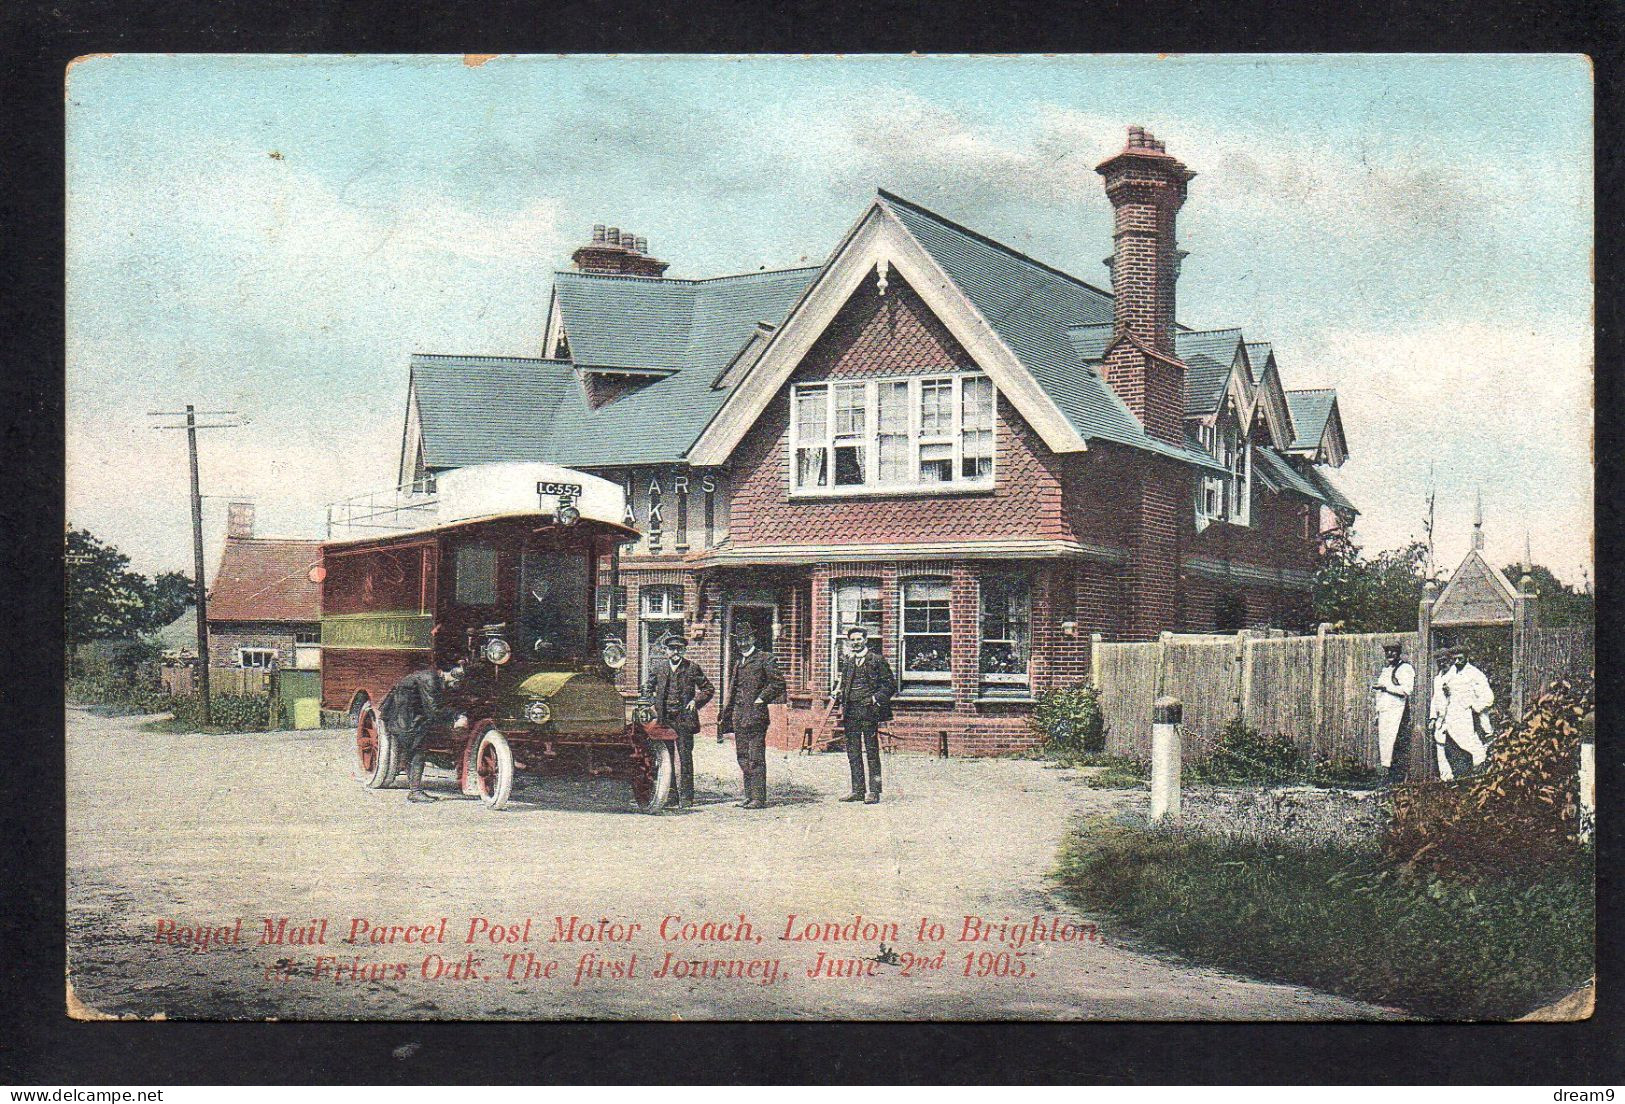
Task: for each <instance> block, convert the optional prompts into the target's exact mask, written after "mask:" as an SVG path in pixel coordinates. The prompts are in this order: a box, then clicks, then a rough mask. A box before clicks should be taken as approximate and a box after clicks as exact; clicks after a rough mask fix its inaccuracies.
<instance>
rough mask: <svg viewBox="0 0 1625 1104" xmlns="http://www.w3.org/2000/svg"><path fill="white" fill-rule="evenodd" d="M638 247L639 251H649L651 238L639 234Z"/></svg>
mask: <svg viewBox="0 0 1625 1104" xmlns="http://www.w3.org/2000/svg"><path fill="white" fill-rule="evenodd" d="M636 248H637V251H638V252H639V253H647V252H649V239H648V238H646V237H644V236H643V235H642V234H639V235H638V238H637V246H636Z"/></svg>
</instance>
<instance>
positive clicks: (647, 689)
mask: <svg viewBox="0 0 1625 1104" xmlns="http://www.w3.org/2000/svg"><path fill="white" fill-rule="evenodd" d="M664 643H665V645H666V662H664V663H660V664H657V665H656V666H655V669H654V671H653V672H652V673H651V674H650V675H649V678H648V681H647V682H645V683H644V686H643V696H644V697H646V698H648V699H649V704H650V705H652V706H654V710H655V720H656V721H657V722H659V723H660V724H663V725H665V726H666V727H667V728H669V729H671V730H672V731H673V732H675V733H677V785H675V786H673V787H672V792H671V794H670V795H669V796H668V797H667V798H666V804H667V805H682V806H684V807H687V806H690V805H693V804H694V734H695V733H696V732H698V731H699V730H700V709H701V707H702V706H704V705H705V703H706V702H708V701H710V700H711V699H712V698H713V697H714V696H715V695H716V690H715V689H713V688H712V686H711V680H710V679H708V678H706V677H705V672H704V671H702V670H700V667H699V664H697V663H693V662H691V661H690V660H689V658H688V656H687V654H686V653H687V652H688V641H687V640H686V639H684V637H683V636H682V634H681V633H672V634H671V635H670V636H668V637H666V639H665V642H664Z"/></svg>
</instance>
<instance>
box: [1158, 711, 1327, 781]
mask: <svg viewBox="0 0 1625 1104" xmlns="http://www.w3.org/2000/svg"><path fill="white" fill-rule="evenodd" d="M1184 773H1185V778H1186V780H1187V781H1191V782H1216V783H1220V784H1230V785H1248V784H1252V783H1267V784H1280V783H1284V782H1306V781H1308V780H1309V777H1310V774H1311V764H1310V762H1309V760H1308V759H1307V758H1306V757H1305V756H1304V754H1303V752H1301V751H1299V750H1298V746H1297V745H1296V744H1294V743H1293V742H1292V741H1291V740H1289V739H1287V738H1286V737H1284V736H1276V735H1273V734H1270V733H1264V732H1260V731H1258V729H1256V728H1249V727H1248V726H1247V723H1246V722H1245V721H1243V720H1242V719H1241V718H1240V717H1236V718H1234V719H1233V720H1231V721H1230V723H1229V724H1227V725H1225V726H1224V730H1223V731H1222V732H1220V733H1219V738H1218V740H1216V741H1215V742H1214V744H1213V750H1212V751H1210V752H1209V753H1208V754H1207V755H1206V756H1205V757H1203V758H1200V759H1197V760H1196V761H1194V762H1191V763H1187V764H1186V765H1185V772H1184Z"/></svg>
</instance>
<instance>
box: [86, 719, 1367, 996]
mask: <svg viewBox="0 0 1625 1104" xmlns="http://www.w3.org/2000/svg"><path fill="white" fill-rule="evenodd" d="M67 725H68V732H67V758H68V772H69V775H68V826H67V827H68V919H69V958H70V963H71V973H72V981H73V986H74V992H75V995H76V996H77V998H78V999H79V1000H80V1001H82V1002H83V1003H84V1004H85V1005H86V1006H88V1007H89V1008H91V1009H93V1010H96V1011H97V1012H101V1013H107V1014H113V1015H136V1016H154V1015H164V1016H168V1017H171V1018H208V1019H223V1018H254V1019H259V1018H281V1019H346V1018H360V1019H418V1018H422V1019H442V1018H470V1019H472V1018H480V1019H551V1018H571V1019H574V1018H600V1017H611V1018H636V1019H675V1018H681V1019H763V1018H795V1019H852V1018H885V1019H1009V1018H1020V1019H1028V1018H1032V1019H1144V1018H1152V1019H1193V1018H1195V1019H1207V1018H1227V1019H1325V1018H1339V1019H1343V1018H1366V1017H1373V1016H1384V1015H1385V1014H1386V1013H1384V1012H1383V1010H1381V1009H1377V1008H1374V1007H1372V1006H1369V1005H1363V1004H1359V1003H1357V1002H1353V1001H1346V1000H1342V999H1340V998H1336V997H1332V996H1328V995H1326V994H1323V993H1318V992H1315V991H1312V990H1307V989H1303V988H1299V987H1295V986H1286V985H1270V984H1264V983H1261V982H1255V981H1249V980H1245V979H1240V978H1236V977H1232V976H1229V975H1225V974H1221V973H1218V972H1215V971H1211V970H1204V969H1196V968H1192V967H1189V966H1187V965H1185V964H1182V963H1180V962H1177V961H1174V960H1172V959H1168V958H1163V957H1160V956H1155V955H1151V954H1147V953H1143V952H1140V951H1137V950H1135V949H1133V948H1132V947H1130V946H1126V945H1125V944H1124V943H1123V942H1121V941H1120V940H1119V939H1118V938H1117V937H1116V936H1115V935H1114V933H1113V932H1112V931H1111V930H1110V928H1109V926H1107V925H1104V924H1102V925H1100V926H1099V927H1098V928H1096V929H1094V936H1095V937H1094V938H1093V939H1091V938H1089V927H1088V924H1089V922H1090V920H1091V918H1089V917H1082V916H1079V915H1078V914H1077V913H1076V911H1075V910H1073V909H1071V908H1069V907H1068V906H1066V905H1065V904H1064V902H1062V901H1061V900H1060V899H1058V898H1057V897H1056V896H1054V895H1053V894H1052V892H1051V890H1050V887H1049V886H1048V885H1047V884H1046V880H1045V874H1046V872H1047V871H1048V870H1049V869H1051V867H1052V865H1053V861H1054V855H1055V850H1056V845H1057V844H1058V842H1059V841H1060V839H1061V836H1062V834H1063V833H1064V831H1065V830H1066V828H1067V825H1068V824H1069V823H1070V822H1071V820H1072V819H1073V818H1074V817H1076V816H1078V815H1079V814H1088V813H1097V812H1109V811H1111V810H1112V809H1113V808H1114V807H1116V808H1120V807H1122V806H1123V804H1124V803H1126V802H1131V801H1134V800H1139V799H1138V798H1137V797H1135V796H1133V795H1126V794H1112V793H1106V792H1102V791H1094V790H1088V789H1086V788H1084V787H1081V786H1079V785H1076V784H1074V783H1069V782H1068V781H1067V780H1066V779H1065V777H1064V776H1063V774H1062V773H1061V772H1058V771H1055V770H1050V769H1046V768H1044V767H1043V766H1042V765H1041V764H1039V763H1036V762H1027V761H1014V760H997V761H989V760H981V761H978V760H948V761H942V760H936V759H928V758H922V757H913V756H891V757H889V758H888V760H887V764H886V770H887V771H888V772H889V773H888V774H887V777H886V795H885V801H884V802H883V803H882V804H880V805H877V806H865V805H862V804H842V803H838V802H836V801H835V800H834V798H836V797H837V796H839V795H840V794H842V793H844V792H845V790H846V762H845V759H844V757H842V756H838V755H822V756H796V755H788V756H787V755H781V754H778V753H772V754H771V755H770V760H769V767H768V770H769V783H770V800H771V801H772V802H774V804H773V805H772V807H771V808H769V809H768V810H765V811H762V812H750V811H746V810H743V809H740V808H738V807H737V806H736V805H735V804H734V802H735V801H736V800H737V794H738V771H737V768H736V766H735V764H734V762H733V747H732V745H731V744H729V745H720V746H719V745H717V744H715V743H714V742H712V741H711V740H710V739H707V738H702V740H701V741H700V745H699V747H698V748H697V749H696V760H697V764H698V770H697V776H698V781H699V791H700V794H699V796H700V801H701V804H700V805H699V807H697V808H695V809H693V810H690V811H684V812H681V813H677V812H675V811H674V812H672V813H669V814H667V815H664V816H657V817H651V816H644V815H640V814H638V813H636V812H633V811H630V798H629V795H628V792H627V788H626V787H625V786H624V784H619V783H615V782H611V781H583V782H578V783H568V782H565V783H560V782H552V781H549V782H546V783H543V784H540V785H533V786H530V787H527V788H525V789H523V790H522V791H520V792H519V793H518V794H517V795H516V796H517V798H518V800H516V802H515V804H514V805H513V806H511V807H510V808H509V809H508V810H507V811H505V812H502V813H492V812H490V811H488V810H486V809H485V808H484V807H483V806H481V805H480V804H479V803H478V802H476V801H470V800H465V799H461V798H458V797H456V796H455V795H454V794H453V793H452V791H453V788H454V787H453V780H452V779H451V778H450V777H449V776H448V775H444V774H438V773H436V772H435V771H433V770H432V769H431V771H430V774H431V776H432V778H431V781H432V783H433V784H434V785H435V786H436V787H438V788H439V790H440V791H441V792H442V793H444V794H446V795H447V796H448V797H449V798H451V799H450V800H444V801H441V802H439V803H438V804H435V805H427V806H415V805H408V804H407V803H406V802H405V801H404V800H403V797H404V795H403V793H402V791H400V790H386V791H369V790H366V789H364V788H363V787H362V786H361V785H360V784H359V783H358V782H356V781H355V779H354V777H353V776H352V765H351V764H352V760H351V755H350V746H349V735H348V734H347V733H343V732H334V731H320V732H277V733H268V734H267V733H260V734H251V735H239V736H201V735H165V734H154V733H148V732H143V731H141V730H140V721H139V720H137V719H129V718H120V719H108V718H100V717H96V716H92V715H90V714H88V713H86V712H83V711H80V710H70V711H69V713H68V718H67ZM792 916H793V917H794V919H791V917H792ZM967 917H971V918H979V922H980V924H981V927H980V931H981V932H986V933H988V934H989V936H990V937H989V938H985V939H983V940H981V941H977V940H975V939H974V937H973V938H972V939H971V940H969V941H965V940H963V939H962V937H963V936H965V934H966V930H967V920H966V918H967ZM669 918H676V919H669ZM1035 918H1036V919H1037V921H1038V924H1037V925H1036V927H1035V926H1034V924H1033V921H1034V920H1035ZM284 920H285V921H286V924H285V925H282V927H281V932H282V942H281V943H264V942H262V941H261V940H262V938H264V936H265V933H266V931H267V921H269V922H270V929H271V930H272V931H275V930H276V929H277V927H278V922H279V921H284ZM527 920H528V921H529V922H530V927H529V930H526V929H525V927H524V925H525V923H526V921H527ZM572 920H573V921H574V924H573V925H572ZM922 920H924V921H925V922H926V924H927V928H926V931H925V936H926V938H924V939H922V938H921V934H922V933H921V930H920V925H921V921H922ZM323 921H325V926H324V925H323ZM358 921H359V922H360V925H359V926H358V925H357V922H358ZM481 921H484V924H483V925H482V924H481V923H480V922H481ZM707 922H709V924H710V926H709V927H704V926H703V925H704V924H706V923H707ZM933 923H935V924H941V925H942V939H941V940H940V941H937V940H934V939H932V938H931V936H932V935H933V934H935V933H934V932H932V930H931V929H930V927H929V925H930V924H933ZM1000 924H1007V925H1008V926H1007V927H1005V928H1003V929H1000V928H998V927H997V925H1000ZM634 925H636V927H635V928H634ZM892 925H895V927H892ZM471 928H473V929H475V930H474V932H473V936H472V941H470V929H471ZM787 928H789V929H790V932H789V934H791V935H792V936H804V935H806V934H807V933H808V932H809V931H812V932H814V933H816V934H817V935H818V936H819V937H820V938H816V939H807V938H799V939H798V938H790V939H786V938H784V936H785V935H786V929H787ZM307 931H308V932H311V934H312V935H319V936H320V937H321V940H322V941H321V942H319V943H315V942H308V943H305V944H294V943H293V942H292V940H291V937H292V936H293V935H294V934H296V933H303V932H307ZM971 931H972V933H973V936H974V934H975V933H976V932H977V931H978V929H976V928H972V929H971ZM499 932H500V934H502V935H503V936H504V937H507V936H512V937H513V938H511V939H505V941H504V942H493V936H494V934H495V933H499ZM352 934H354V935H355V936H356V942H353V943H351V942H346V941H345V940H346V937H349V936H351V935H352ZM587 934H591V935H593V936H594V937H597V936H603V937H604V938H601V939H600V938H592V939H584V938H582V937H583V936H584V935H587ZM1069 934H1070V936H1071V937H1070V938H1067V936H1068V935H1069ZM561 935H562V936H565V937H566V938H563V939H561V938H559V937H560V936H561ZM571 936H573V938H571ZM618 936H624V937H625V938H617V937H618ZM831 936H832V937H833V938H829V937H831ZM1035 936H1036V937H1038V938H1036V939H1035ZM375 940H388V941H383V942H375ZM882 942H884V943H885V944H886V945H887V946H888V947H889V948H891V949H892V950H893V951H895V952H897V958H898V959H899V961H897V962H876V961H874V960H875V959H876V957H877V956H880V955H881V953H882V952H881V950H880V946H879V944H880V943H882ZM200 944H202V945H205V946H206V949H205V950H203V951H201V952H199V951H197V950H196V949H195V948H196V947H198V946H199V945H200ZM1018 951H1019V954H1018V953H1017V952H1018ZM820 955H822V956H823V958H822V959H820ZM984 955H985V956H986V957H982V956H984ZM967 956H968V957H967ZM279 961H281V962H282V965H281V966H279V965H278V963H279ZM938 961H940V962H941V966H940V967H938V966H936V965H935V963H936V962H938ZM967 970H969V972H970V974H971V976H966V972H967ZM809 971H812V972H814V973H816V974H817V975H818V976H809ZM982 973H986V975H987V976H977V975H979V974H982ZM527 975H529V976H527ZM617 975H619V976H617Z"/></svg>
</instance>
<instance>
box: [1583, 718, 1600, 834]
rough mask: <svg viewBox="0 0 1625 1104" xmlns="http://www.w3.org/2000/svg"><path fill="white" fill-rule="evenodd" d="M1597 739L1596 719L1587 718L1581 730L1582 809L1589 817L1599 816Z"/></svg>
mask: <svg viewBox="0 0 1625 1104" xmlns="http://www.w3.org/2000/svg"><path fill="white" fill-rule="evenodd" d="M1596 739H1597V728H1596V719H1595V718H1594V717H1591V716H1587V717H1586V718H1585V721H1584V723H1583V726H1582V728H1581V730H1580V808H1581V809H1583V810H1584V811H1585V814H1586V815H1587V816H1596V815H1597V744H1596Z"/></svg>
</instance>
